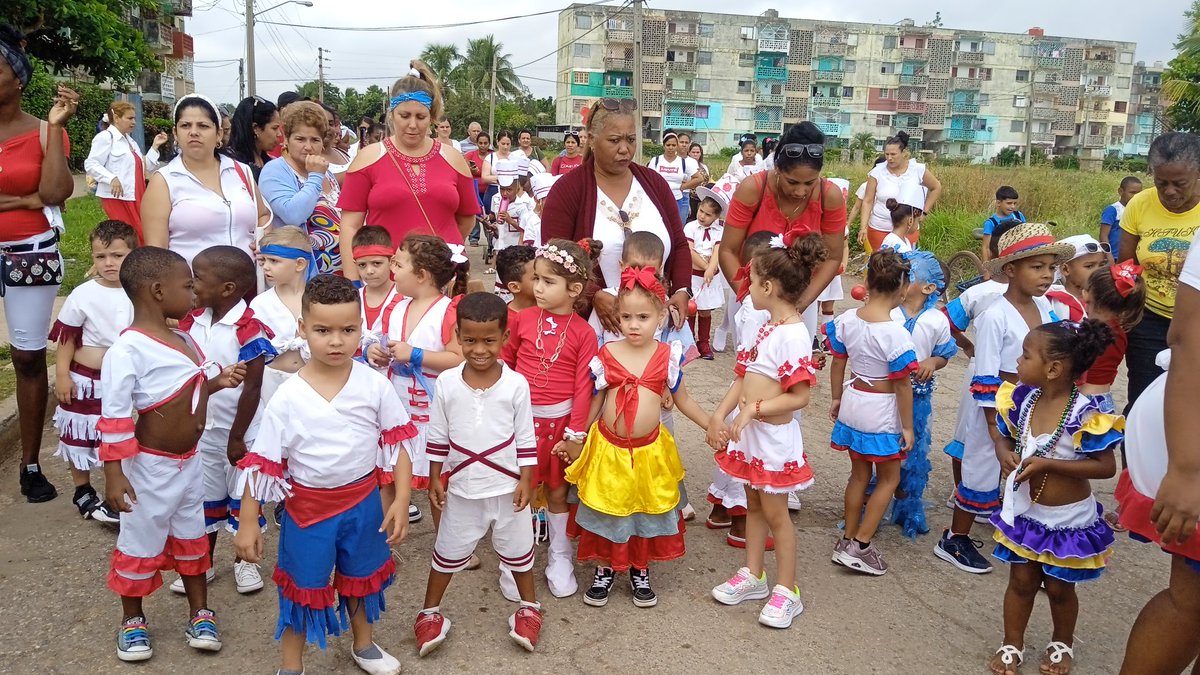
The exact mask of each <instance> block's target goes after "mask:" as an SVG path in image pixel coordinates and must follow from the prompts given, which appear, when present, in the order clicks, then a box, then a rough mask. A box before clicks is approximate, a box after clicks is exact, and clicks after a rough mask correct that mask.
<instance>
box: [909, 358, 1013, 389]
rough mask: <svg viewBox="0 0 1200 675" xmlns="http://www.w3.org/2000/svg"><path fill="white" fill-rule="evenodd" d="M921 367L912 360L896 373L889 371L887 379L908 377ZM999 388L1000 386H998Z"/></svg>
mask: <svg viewBox="0 0 1200 675" xmlns="http://www.w3.org/2000/svg"><path fill="white" fill-rule="evenodd" d="M920 369H921V368H920V366H919V365H917V362H916V361H911V362H909V364H908V365H907V366H904V368H903V369H902V370H897V371H896V372H894V373H888V376H887V379H889V380H900V379H903V378H906V377H908V376H909V374H911V373H915V372H917V371H918V370H920ZM997 389H999V387H997Z"/></svg>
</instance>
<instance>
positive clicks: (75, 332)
mask: <svg viewBox="0 0 1200 675" xmlns="http://www.w3.org/2000/svg"><path fill="white" fill-rule="evenodd" d="M49 337H50V339H51V340H53V341H55V342H57V343H58V344H60V345H65V344H67V343H74V344H75V346H76V347H82V346H83V326H71V325H68V324H65V323H63V322H62V321H55V322H54V325H53V326H51V327H50V335H49Z"/></svg>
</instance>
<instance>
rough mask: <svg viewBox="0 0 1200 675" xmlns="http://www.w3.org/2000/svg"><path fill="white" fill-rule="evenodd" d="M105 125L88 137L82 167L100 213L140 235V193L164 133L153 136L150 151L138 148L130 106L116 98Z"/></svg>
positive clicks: (155, 164)
mask: <svg viewBox="0 0 1200 675" xmlns="http://www.w3.org/2000/svg"><path fill="white" fill-rule="evenodd" d="M108 119H109V120H111V124H109V125H108V128H107V129H105V130H104V131H101V132H100V133H98V134H96V137H95V138H93V139H92V149H91V150H90V151H88V156H87V159H85V160H84V161H83V168H84V170H85V171H87V175H89V176H91V177H92V179H93V180H95V181H96V196H97V197H99V198H100V206H101V207H103V209H104V213H105V214H107V215H108V217H109V218H112V219H113V220H123V221H125V222H127V223H129V224H130V225H132V226H133V229H135V230H137V233H138V238H139V239H140V238H141V236H142V195H144V194H146V175H147V174H148V173H150V172H152V171H154V170H155V169H157V168H158V167H159V166H160V164H159V161H158V149H159V148H161V147H162V145H163V143H166V142H167V135H166V134H165V133H162V132H159V133H158V134H157V135H155V137H154V143H153V144H152V145H151V146H150V152H148V153H146V155H145V156H144V157H143V156H142V150H141V148H139V147H138V144H137V141H135V140H133V137H132V136H131V135H130V133H132V132H133V127H134V124H136V123H137V114H136V113H135V112H134V109H133V105H132V104H130V103H127V102H125V101H116V102H114V103H113V104H112V105H111V106H109V109H108Z"/></svg>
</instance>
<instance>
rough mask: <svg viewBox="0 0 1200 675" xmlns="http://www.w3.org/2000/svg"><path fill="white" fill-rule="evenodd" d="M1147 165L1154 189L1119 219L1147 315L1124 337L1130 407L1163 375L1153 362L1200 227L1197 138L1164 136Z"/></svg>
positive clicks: (1124, 252) (1178, 134)
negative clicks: (1140, 277) (1139, 274)
mask: <svg viewBox="0 0 1200 675" xmlns="http://www.w3.org/2000/svg"><path fill="white" fill-rule="evenodd" d="M1148 160H1149V164H1150V173H1151V175H1152V176H1154V187H1152V188H1149V189H1147V190H1142V191H1141V192H1140V193H1138V194H1137V195H1135V196H1134V197H1133V199H1130V200H1129V204H1128V205H1127V206H1126V207H1125V215H1124V216H1122V218H1121V247H1120V257H1121V259H1122V260H1129V259H1131V258H1132V259H1134V260H1136V261H1137V263H1138V264H1139V265H1141V266H1142V267H1143V268H1144V269H1145V272H1144V278H1145V280H1146V310H1147V311H1146V313H1145V314H1144V315H1143V317H1142V322H1141V323H1139V324H1138V325H1137V326H1135V327H1134V329H1133V330H1131V331H1129V349H1128V351H1127V352H1126V353H1125V365H1126V366H1128V368H1129V404H1130V405H1132V404H1133V402H1134V401H1136V400H1137V398H1138V396H1140V395H1141V393H1142V390H1144V389H1145V388H1146V387H1147V386H1148V385H1149V384H1150V382H1152V381H1153V380H1154V378H1156V377H1158V376H1159V375H1161V374H1162V372H1163V371H1162V369H1161V368H1159V367H1158V366H1157V365H1156V364H1155V362H1154V359H1155V358H1156V357H1157V356H1158V353H1159V352H1161V351H1162V350H1164V349H1166V348H1167V330H1168V329H1169V328H1170V327H1171V318H1172V317H1173V316H1174V315H1175V292H1176V289H1177V288H1178V287H1179V272H1180V270H1181V269H1182V268H1183V260H1184V258H1185V257H1186V256H1187V251H1188V245H1189V244H1188V242H1190V241H1191V240H1192V237H1193V236H1194V235H1195V233H1196V230H1197V228H1198V227H1200V138H1197V137H1196V136H1195V135H1193V134H1186V133H1181V132H1174V133H1168V134H1163V135H1162V136H1159V137H1158V138H1156V139H1154V142H1153V143H1151V144H1150V154H1149V155H1148ZM1118 262H1119V261H1118Z"/></svg>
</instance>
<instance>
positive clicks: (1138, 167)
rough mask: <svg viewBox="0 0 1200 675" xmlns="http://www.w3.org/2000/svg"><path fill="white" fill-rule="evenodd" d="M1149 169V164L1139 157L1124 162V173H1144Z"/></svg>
mask: <svg viewBox="0 0 1200 675" xmlns="http://www.w3.org/2000/svg"><path fill="white" fill-rule="evenodd" d="M1149 169H1150V163H1149V162H1147V161H1146V160H1145V159H1143V158H1141V157H1130V158H1129V159H1127V160H1125V171H1126V173H1146V172H1147V171H1149Z"/></svg>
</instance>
